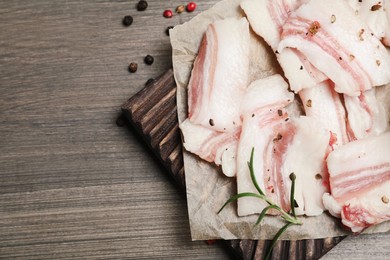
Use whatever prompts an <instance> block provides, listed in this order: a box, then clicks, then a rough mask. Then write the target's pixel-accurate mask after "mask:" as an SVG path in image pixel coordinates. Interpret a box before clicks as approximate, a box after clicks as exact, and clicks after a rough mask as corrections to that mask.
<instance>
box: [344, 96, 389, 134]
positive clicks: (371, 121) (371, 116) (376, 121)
mask: <svg viewBox="0 0 390 260" xmlns="http://www.w3.org/2000/svg"><path fill="white" fill-rule="evenodd" d="M375 92H376V89H371V90H367V91H365V92H363V93H362V94H361V95H360V96H359V97H350V96H347V95H344V102H345V107H346V109H347V112H348V135H349V139H350V140H351V141H352V140H356V139H362V138H365V137H368V136H373V135H379V134H381V133H384V132H385V131H386V130H387V127H388V122H389V120H388V115H387V112H386V110H385V108H384V107H383V105H382V104H381V103H380V102H379V101H378V100H377V98H376V95H375Z"/></svg>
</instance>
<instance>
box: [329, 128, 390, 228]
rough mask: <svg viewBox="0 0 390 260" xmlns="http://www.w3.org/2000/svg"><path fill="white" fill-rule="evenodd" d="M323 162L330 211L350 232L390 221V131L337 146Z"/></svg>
mask: <svg viewBox="0 0 390 260" xmlns="http://www.w3.org/2000/svg"><path fill="white" fill-rule="evenodd" d="M327 165H328V169H329V181H330V194H325V195H324V197H323V201H324V205H325V207H326V208H327V209H329V212H330V213H331V214H333V215H335V216H339V217H341V220H342V222H343V224H344V225H345V226H347V227H349V228H350V229H351V230H352V231H353V232H361V231H362V230H364V229H365V228H367V227H369V226H371V225H375V224H378V223H381V222H384V221H387V220H390V202H389V200H390V132H386V133H384V134H381V135H379V136H373V137H369V138H365V139H362V140H358V141H354V142H350V143H348V144H346V145H344V146H341V147H338V148H337V149H336V150H335V151H333V152H332V153H330V155H329V157H328V159H327Z"/></svg>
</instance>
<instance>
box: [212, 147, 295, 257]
mask: <svg viewBox="0 0 390 260" xmlns="http://www.w3.org/2000/svg"><path fill="white" fill-rule="evenodd" d="M254 151H255V149H254V148H252V151H251V157H250V160H249V161H248V168H249V172H250V176H251V179H252V183H253V185H254V186H255V188H256V190H257V191H258V192H259V194H256V193H253V192H244V193H239V194H237V195H235V196H233V197H231V198H230V199H229V200H227V201H226V202H225V204H223V206H222V207H221V209H220V210H219V211H218V213H217V214H219V213H220V212H221V211H222V210H223V209H224V208H225V207H226V206H227V205H228V204H230V203H232V202H234V201H236V200H238V199H239V198H243V197H254V198H259V199H262V200H264V201H265V202H267V204H268V205H269V206H267V207H265V208H264V209H263V210H262V212H261V213H260V215H259V217H258V219H257V221H256V223H255V225H254V226H257V225H259V224H260V223H261V221H262V220H263V219H264V217H265V215H266V214H267V212H268V211H269V210H270V209H274V210H276V211H279V213H280V214H281V218H282V219H283V220H285V221H286V222H287V223H286V224H285V225H284V226H283V227H282V228H281V229H280V230H279V231H278V233H276V235H275V237H274V238H273V241H272V244H271V246H270V248H269V250H268V252H267V254H266V255H265V258H264V259H268V258H269V257H270V256H271V253H272V250H273V248H274V247H275V244H276V242H277V241H278V240H279V238H280V237H281V236H282V234H283V233H284V232H285V231H286V230H287V228H288V227H289V226H291V225H302V222H301V221H300V220H299V219H298V218H297V216H296V214H295V204H296V202H295V199H294V193H295V180H296V176H295V174H294V173H291V174H290V179H291V192H290V205H291V213H289V212H286V211H285V210H283V209H282V208H281V207H280V206H279V205H277V204H276V203H274V202H273V201H272V200H271V199H270V198H268V197H267V196H266V195H265V193H264V192H263V191H262V189H261V188H260V186H259V184H258V183H257V180H256V176H255V171H254V168H253V158H254Z"/></svg>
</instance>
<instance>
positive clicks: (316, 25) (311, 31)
mask: <svg viewBox="0 0 390 260" xmlns="http://www.w3.org/2000/svg"><path fill="white" fill-rule="evenodd" d="M320 28H321V24H320V23H319V22H317V21H314V22H313V23H312V24H311V25H310V28H309V32H308V33H309V34H310V36H314V35H316V33H317V32H318V30H319V29H320Z"/></svg>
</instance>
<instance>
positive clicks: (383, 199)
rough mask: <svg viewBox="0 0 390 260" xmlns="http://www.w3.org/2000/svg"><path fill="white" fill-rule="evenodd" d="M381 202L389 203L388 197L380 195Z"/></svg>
mask: <svg viewBox="0 0 390 260" xmlns="http://www.w3.org/2000/svg"><path fill="white" fill-rule="evenodd" d="M382 202H383V203H385V204H387V203H389V198H388V197H387V196H386V195H383V196H382Z"/></svg>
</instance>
